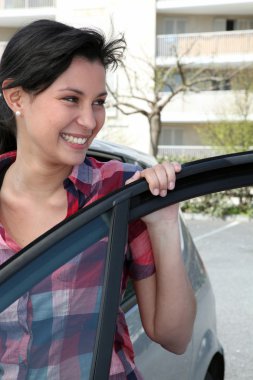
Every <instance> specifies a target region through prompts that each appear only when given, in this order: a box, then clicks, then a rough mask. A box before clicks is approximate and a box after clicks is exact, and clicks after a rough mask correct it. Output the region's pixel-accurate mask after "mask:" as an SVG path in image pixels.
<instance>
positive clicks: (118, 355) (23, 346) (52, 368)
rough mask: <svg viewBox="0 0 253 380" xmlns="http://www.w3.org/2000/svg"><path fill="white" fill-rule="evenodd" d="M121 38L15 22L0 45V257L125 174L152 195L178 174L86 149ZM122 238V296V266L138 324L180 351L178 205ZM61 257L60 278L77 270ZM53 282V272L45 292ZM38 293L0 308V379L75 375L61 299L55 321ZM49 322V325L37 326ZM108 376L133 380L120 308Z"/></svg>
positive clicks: (188, 323)
mask: <svg viewBox="0 0 253 380" xmlns="http://www.w3.org/2000/svg"><path fill="white" fill-rule="evenodd" d="M124 47H125V42H124V39H123V38H118V39H114V40H112V41H110V42H106V41H105V39H104V36H103V35H102V34H101V33H99V32H98V31H95V30H90V29H76V28H73V27H70V26H67V25H64V24H61V23H59V22H55V21H49V20H40V21H36V22H34V23H32V24H30V25H28V26H26V27H24V28H23V29H21V30H20V31H18V32H17V33H16V34H15V35H14V36H13V38H12V39H11V40H10V42H9V43H8V45H7V47H6V49H5V51H4V53H3V56H2V61H1V67H0V83H1V100H0V103H1V118H2V120H1V153H2V155H1V156H0V170H1V191H0V223H1V226H0V227H1V228H0V231H1V245H0V260H1V263H2V262H4V261H5V260H7V259H8V258H9V257H10V256H12V255H14V254H15V253H16V252H18V251H19V250H20V249H21V248H22V247H25V246H26V245H27V244H29V243H30V242H31V241H33V240H34V239H36V238H37V237H38V236H40V235H41V234H43V233H44V232H46V231H47V230H49V229H50V228H52V227H53V226H55V225H56V224H58V223H59V222H61V221H62V220H63V219H65V218H66V217H67V216H70V215H72V214H73V213H75V212H76V211H77V210H78V209H79V208H81V207H85V206H86V205H88V204H90V203H92V202H93V201H94V200H96V199H98V198H100V197H101V196H103V195H105V194H107V193H109V192H110V191H112V190H115V188H119V187H121V186H123V185H124V184H125V183H130V182H133V181H135V180H137V179H139V178H141V177H143V178H145V179H146V180H147V182H148V183H149V187H150V191H151V192H152V193H153V194H154V195H160V196H165V195H166V194H167V190H172V189H173V188H174V186H175V173H176V172H178V171H180V165H179V164H177V163H173V164H171V163H164V164H161V165H156V166H155V167H153V168H150V169H145V170H143V171H141V170H139V168H137V167H136V166H133V165H126V164H122V163H119V162H115V161H111V162H108V163H101V162H97V161H96V160H94V159H91V158H87V157H86V152H87V149H88V148H89V146H90V144H91V142H92V140H93V139H94V138H95V137H96V135H97V133H98V132H99V131H100V129H101V128H102V126H103V123H104V120H105V109H104V103H105V100H106V95H107V94H106V84H105V74H106V69H107V68H108V67H109V66H110V65H112V66H117V64H118V63H119V62H120V60H121V57H122V53H123V51H124ZM108 179H109V180H108ZM143 222H144V223H143ZM129 244H130V248H131V254H130V255H129V257H126V266H125V271H124V278H123V281H122V284H123V285H122V290H121V293H123V292H124V284H125V283H126V276H127V275H131V276H132V278H133V280H134V286H135V290H136V294H137V299H138V304H139V308H140V313H141V319H142V323H143V326H144V329H145V331H146V333H147V334H148V336H149V337H150V338H151V339H153V340H154V341H156V342H158V343H160V344H161V345H162V346H163V347H164V348H166V349H168V350H170V351H172V352H175V353H182V352H184V350H185V349H186V347H187V344H188V342H189V340H190V337H191V333H192V327H193V322H194V318H195V299H194V295H193V292H192V289H191V285H190V283H189V280H188V278H187V275H186V273H185V269H184V265H183V262H182V258H181V252H180V242H179V231H178V205H173V206H170V207H168V208H166V209H163V210H161V211H157V212H155V213H153V214H151V215H148V216H146V217H145V218H143V220H142V221H139V222H138V223H136V224H135V225H134V226H133V227H132V229H131V230H130V233H129ZM151 246H152V248H151ZM72 264H73V265H72V266H71V270H69V273H68V275H69V277H70V278H72V277H73V278H74V277H75V276H76V273H77V272H78V270H77V269H76V268H75V265H76V264H75V263H74V262H73V263H72ZM66 271H67V269H66ZM56 272H57V271H56ZM65 274H66V273H65ZM75 280H76V277H75ZM54 281H55V277H54V276H53V275H52V276H51V277H50V284H51V289H54V288H55V287H54V285H55V284H54ZM71 286H72V285H69V288H68V289H67V290H66V289H65V292H66V291H67V292H68V294H70V293H71V294H72V295H71V297H72V298H71V302H74V301H73V300H75V292H76V289H73V288H72V287H71ZM60 290H61V292H62V289H60ZM79 290H80V289H79ZM81 290H82V291H85V290H87V289H85V288H82V289H81ZM52 293H54V294H53V295H52ZM45 294H47V295H48V297H52V299H54V302H55V304H57V305H58V302H59V295H58V293H57V292H55V291H54V292H53V291H52V290H51V291H48V292H45V289H42V287H41V288H40V291H36V297H35V292H34V291H31V292H30V293H28V294H26V295H25V296H24V297H22V299H19V300H18V301H17V303H16V304H15V308H14V309H13V308H12V309H10V310H9V311H8V309H7V310H6V311H5V312H4V313H3V314H2V316H1V315H0V339H1V341H0V369H1V371H2V378H3V379H33V378H36V379H50V380H51V379H61V380H62V379H69V378H70V377H71V376H72V378H74V379H78V378H80V379H81V378H85V376H84V375H83V374H84V373H85V364H84V362H83V361H82V360H80V357H81V356H82V354H83V352H81V351H78V349H77V347H76V345H73V346H72V345H71V344H70V345H68V347H67V349H66V348H65V346H66V341H67V339H69V334H70V333H69V330H68V332H66V328H65V327H66V326H67V324H68V323H69V320H70V312H69V311H68V309H67V305H66V304H65V305H64V303H63V302H61V303H62V304H63V305H61V307H62V308H63V309H64V310H65V311H64V315H62V314H61V315H60V318H61V319H60V321H61V322H60V323H59V311H58V309H57V313H58V314H57V313H55V309H54V305H55V304H53V307H52V310H51V311H50V313H51V314H50V313H49V312H48V313H49V314H48V315H46V316H45V315H44V313H45V310H43V307H42V311H43V313H42V314H43V315H42V314H40V312H39V311H38V310H41V309H40V308H39V306H38V305H40V307H41V305H42V306H43V305H46V303H47V302H48V301H47V299H46V296H45ZM61 294H62V293H61ZM53 297H54V298H53ZM57 297H58V298H57ZM50 299H51V298H50ZM68 301H69V302H70V298H68ZM55 308H56V306H55ZM66 310H67V311H66ZM38 314H39V315H38ZM55 314H57V315H55ZM57 318H58V319H57ZM71 318H72V315H71ZM79 319H80V318H79ZM49 320H50V323H51V325H50V326H51V328H50V329H48V330H47V329H44V328H43V326H45V324H46V323H48V321H49ZM57 322H58V325H57V326H58V327H57V330H56V328H55V326H56V324H57ZM80 323H82V318H81V322H80ZM59 325H60V327H59ZM38 326H39V327H38ZM73 328H74V327H73V326H72V330H71V331H72V333H73ZM38 331H40V335H39V339H37V337H38V334H39V333H38ZM75 334H77V335H78V332H77V331H76V330H75ZM79 335H80V334H79ZM59 336H60V338H59ZM75 337H76V339H77V341H76V342H79V341H80V340H81V335H80V336H76V335H75ZM42 341H43V342H42ZM38 342H39V343H38ZM55 342H57V344H56V343H55ZM45 347H47V349H45ZM79 348H80V347H79ZM80 350H81V349H80ZM49 352H50V355H48V353H49ZM52 362H53V364H52ZM70 362H71V370H70V369H69V367H70V365H69V363H70ZM73 368H75V370H76V373H73ZM68 371H69V372H68ZM110 378H111V379H141V374H140V373H139V372H138V370H137V369H136V367H135V364H134V357H133V349H132V345H131V342H130V340H129V334H128V331H127V327H126V322H125V319H124V315H123V314H122V312H121V311H119V316H118V320H117V326H116V335H115V342H114V349H113V355H112V364H111V370H110Z"/></svg>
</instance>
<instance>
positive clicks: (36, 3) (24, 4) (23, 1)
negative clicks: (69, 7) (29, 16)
mask: <svg viewBox="0 0 253 380" xmlns="http://www.w3.org/2000/svg"><path fill="white" fill-rule="evenodd" d="M55 6H56V0H3V5H2V6H1V8H2V9H16V8H46V7H47V8H54V7H55Z"/></svg>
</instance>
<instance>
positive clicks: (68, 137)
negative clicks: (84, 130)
mask: <svg viewBox="0 0 253 380" xmlns="http://www.w3.org/2000/svg"><path fill="white" fill-rule="evenodd" d="M62 137H63V139H64V140H65V141H67V142H70V143H73V144H79V145H84V144H85V143H86V141H87V140H88V139H86V138H82V137H74V136H71V135H66V134H65V133H63V134H62Z"/></svg>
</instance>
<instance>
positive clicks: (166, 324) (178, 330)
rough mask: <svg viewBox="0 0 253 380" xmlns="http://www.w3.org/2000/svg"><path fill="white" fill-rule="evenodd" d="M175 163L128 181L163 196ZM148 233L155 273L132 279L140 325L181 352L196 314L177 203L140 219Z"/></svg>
mask: <svg viewBox="0 0 253 380" xmlns="http://www.w3.org/2000/svg"><path fill="white" fill-rule="evenodd" d="M176 171H180V165H178V164H168V163H166V164H163V165H156V166H155V167H153V168H150V169H145V170H144V171H142V172H137V173H136V174H135V175H134V177H133V178H132V179H130V180H129V181H128V183H129V182H132V181H133V180H136V179H138V178H140V177H144V178H145V179H146V180H147V182H148V183H149V187H150V190H151V192H152V193H153V194H154V195H159V194H160V195H161V196H165V195H166V193H167V190H168V189H169V190H172V189H173V188H174V184H175V172H176ZM143 221H144V222H145V224H146V226H147V230H148V233H149V236H150V240H151V245H152V249H153V254H154V261H155V267H156V273H155V274H154V275H152V276H150V277H147V278H146V279H143V280H139V281H135V289H136V295H137V300H138V304H139V309H140V314H141V319H142V323H143V327H144V329H145V331H146V333H147V335H148V336H149V337H150V338H151V339H152V340H154V341H156V342H157V343H160V344H161V345H162V346H163V347H164V348H166V349H167V350H169V351H172V352H174V353H178V354H180V353H183V352H184V351H185V349H186V347H187V344H188V343H189V340H190V338H191V335H192V328H193V323H194V319H195V313H196V302H195V297H194V293H193V290H192V287H191V284H190V282H189V279H188V277H187V274H186V271H185V267H184V263H183V259H182V255H181V248H180V234H179V221H178V205H173V206H169V207H167V208H164V209H162V210H159V211H156V212H154V213H152V214H150V215H147V216H145V217H144V218H143Z"/></svg>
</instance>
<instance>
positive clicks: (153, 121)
mask: <svg viewBox="0 0 253 380" xmlns="http://www.w3.org/2000/svg"><path fill="white" fill-rule="evenodd" d="M149 130H150V154H152V155H153V156H155V157H156V156H157V152H158V142H159V137H160V133H161V113H160V112H158V113H155V114H154V115H152V116H151V117H150V118H149Z"/></svg>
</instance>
